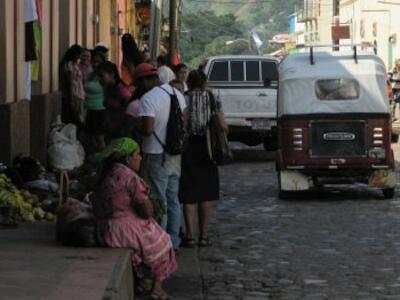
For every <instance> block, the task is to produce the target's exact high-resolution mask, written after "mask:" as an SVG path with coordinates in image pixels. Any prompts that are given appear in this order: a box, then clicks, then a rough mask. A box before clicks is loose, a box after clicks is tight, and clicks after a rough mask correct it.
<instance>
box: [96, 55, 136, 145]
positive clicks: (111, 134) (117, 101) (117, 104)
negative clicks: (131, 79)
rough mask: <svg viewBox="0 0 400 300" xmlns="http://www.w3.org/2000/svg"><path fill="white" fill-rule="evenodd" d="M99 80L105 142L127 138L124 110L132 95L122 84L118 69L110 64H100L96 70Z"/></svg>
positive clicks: (107, 62)
mask: <svg viewBox="0 0 400 300" xmlns="http://www.w3.org/2000/svg"><path fill="white" fill-rule="evenodd" d="M97 73H98V76H99V80H100V83H101V85H102V86H103V88H104V106H105V108H106V113H105V122H104V123H105V125H104V126H105V140H106V143H107V142H109V141H110V140H113V139H116V138H119V137H126V136H129V135H127V133H126V130H125V128H124V120H125V110H126V107H127V106H128V104H129V102H130V100H131V97H132V93H131V92H130V91H129V89H128V87H127V86H126V85H125V84H124V83H123V82H122V80H121V78H120V76H119V72H118V68H117V66H116V65H115V64H113V63H112V62H109V61H106V62H104V63H102V64H101V65H100V66H99V68H98V70H97Z"/></svg>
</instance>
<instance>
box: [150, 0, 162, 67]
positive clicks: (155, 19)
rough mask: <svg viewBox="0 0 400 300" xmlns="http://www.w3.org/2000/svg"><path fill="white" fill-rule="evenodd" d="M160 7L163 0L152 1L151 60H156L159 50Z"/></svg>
mask: <svg viewBox="0 0 400 300" xmlns="http://www.w3.org/2000/svg"><path fill="white" fill-rule="evenodd" d="M162 8H163V0H154V1H152V5H151V26H150V55H151V60H152V61H155V60H156V58H157V56H158V54H159V52H160V38H161V25H162Z"/></svg>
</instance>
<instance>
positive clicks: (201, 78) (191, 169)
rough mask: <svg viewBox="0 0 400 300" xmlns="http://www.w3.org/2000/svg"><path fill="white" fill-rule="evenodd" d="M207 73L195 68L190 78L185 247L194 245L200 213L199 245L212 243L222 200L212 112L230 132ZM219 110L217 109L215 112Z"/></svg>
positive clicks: (184, 178)
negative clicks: (212, 150) (210, 137)
mask: <svg viewBox="0 0 400 300" xmlns="http://www.w3.org/2000/svg"><path fill="white" fill-rule="evenodd" d="M206 86H207V79H206V76H205V75H204V73H203V72H201V71H198V70H195V71H191V72H190V74H189V77H188V87H189V92H188V93H187V95H186V102H187V106H188V108H187V113H188V120H187V136H188V137H187V142H186V148H185V150H184V152H183V154H182V175H181V182H180V195H179V196H180V201H181V202H182V203H183V209H184V216H185V223H186V236H185V239H184V241H183V246H186V247H194V246H195V245H196V242H195V227H196V224H195V220H196V215H197V214H198V212H199V242H198V243H199V246H201V247H206V246H210V245H211V242H210V239H209V235H208V231H209V224H210V219H211V216H212V212H213V203H214V201H216V200H218V199H219V175H218V167H217V165H215V164H214V163H213V162H212V161H211V160H210V157H209V155H208V151H207V140H206V130H207V126H208V124H209V123H210V119H211V116H212V113H216V114H217V115H218V120H219V122H220V124H221V126H222V127H223V128H224V129H225V130H226V131H228V126H227V124H226V122H225V119H224V115H223V113H222V109H221V103H220V102H219V101H218V100H217V99H216V97H214V95H213V94H212V92H211V91H209V90H207V88H206ZM213 110H215V111H213Z"/></svg>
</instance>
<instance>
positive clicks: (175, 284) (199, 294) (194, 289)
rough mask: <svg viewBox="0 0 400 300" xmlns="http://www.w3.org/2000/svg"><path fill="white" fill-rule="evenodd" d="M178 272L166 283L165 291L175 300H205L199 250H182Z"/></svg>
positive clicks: (179, 254)
mask: <svg viewBox="0 0 400 300" xmlns="http://www.w3.org/2000/svg"><path fill="white" fill-rule="evenodd" d="M177 259H178V271H177V272H176V273H175V274H174V275H173V276H172V277H171V278H170V279H168V280H167V281H166V285H165V289H166V291H167V292H168V294H170V295H171V297H172V298H173V299H174V300H203V299H204V295H203V282H202V276H201V268H200V261H199V255H198V249H197V248H191V249H189V248H181V249H180V250H179V252H178V254H177Z"/></svg>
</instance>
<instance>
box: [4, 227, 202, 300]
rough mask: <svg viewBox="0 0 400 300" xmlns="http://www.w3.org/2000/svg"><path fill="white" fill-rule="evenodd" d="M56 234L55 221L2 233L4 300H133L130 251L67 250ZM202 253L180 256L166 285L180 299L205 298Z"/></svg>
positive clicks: (184, 252) (194, 251)
mask: <svg viewBox="0 0 400 300" xmlns="http://www.w3.org/2000/svg"><path fill="white" fill-rule="evenodd" d="M54 230H55V225H54V224H51V223H25V224H20V226H19V227H18V228H16V229H0V266H1V267H0V299H5V300H25V299H26V300H28V299H29V300H55V299H57V300H67V299H68V300H71V299H73V300H80V299H82V300H83V299H84V300H100V299H102V300H103V299H104V300H114V299H115V300H117V299H118V300H131V299H134V295H133V276H132V266H131V256H130V251H129V250H126V249H110V248H72V247H63V246H60V245H58V244H57V243H56V242H55V232H54ZM197 251H198V250H197V249H182V250H181V251H180V252H179V253H178V256H177V258H178V264H179V270H178V272H176V273H175V274H174V275H173V276H172V277H171V278H170V279H168V280H167V282H166V286H165V289H166V290H167V292H168V293H169V294H170V295H171V296H172V297H173V299H175V300H202V299H203V291H202V281H201V275H200V273H201V272H200V263H199V260H198V253H197Z"/></svg>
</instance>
